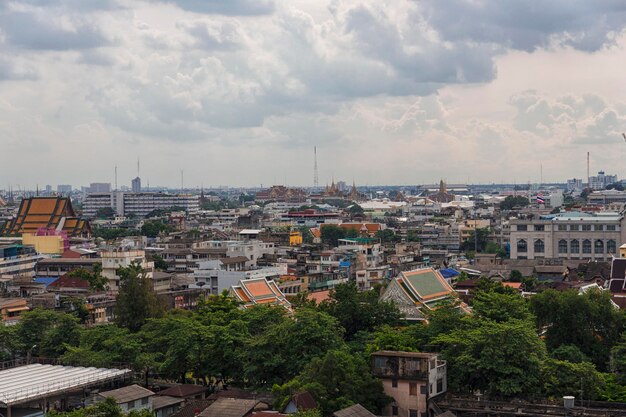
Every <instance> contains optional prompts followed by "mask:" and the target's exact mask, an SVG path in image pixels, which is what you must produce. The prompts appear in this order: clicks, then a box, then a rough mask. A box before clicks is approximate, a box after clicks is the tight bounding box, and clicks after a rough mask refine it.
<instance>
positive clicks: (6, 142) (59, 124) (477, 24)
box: [0, 0, 626, 189]
mask: <svg viewBox="0 0 626 417" xmlns="http://www.w3.org/2000/svg"><path fill="white" fill-rule="evenodd" d="M625 26H626V1H623V0H604V1H603V0H594V1H588V0H584V1H583V0H545V1H537V0H509V1H506V2H503V1H499V0H419V1H404V0H390V1H387V0H361V1H351V0H306V1H305V0H171V1H159V0H150V1H140V0H90V1H85V0H20V1H11V0H0V188H7V186H8V185H9V184H13V186H14V187H15V185H16V184H19V185H20V186H21V187H30V188H31V189H32V188H34V187H35V185H36V184H38V185H39V186H40V187H41V186H43V185H45V184H52V185H55V184H72V185H75V186H79V185H85V184H87V183H89V182H112V183H113V182H114V171H115V166H116V165H117V167H118V183H119V185H130V180H131V178H133V177H135V176H137V174H138V172H137V160H138V159H139V160H140V166H139V175H140V177H141V178H142V180H143V184H144V185H145V184H146V183H147V182H148V181H149V182H150V184H151V185H157V184H159V185H165V186H171V187H177V186H179V185H180V172H181V170H183V172H184V182H185V186H186V187H199V186H201V185H202V186H204V187H215V186H220V185H230V186H269V185H272V184H285V185H291V186H311V185H313V178H314V175H313V162H314V158H313V148H314V147H317V164H318V170H319V183H320V185H325V184H326V183H327V182H331V181H332V179H333V178H334V179H335V180H336V181H337V180H344V181H346V182H348V183H352V181H355V182H356V184H357V185H377V184H390V185H391V184H423V183H434V182H437V181H438V180H439V179H445V180H447V181H448V182H451V183H454V182H469V183H491V182H510V183H513V182H516V183H528V182H533V183H535V182H539V181H541V180H543V181H544V182H549V181H565V180H566V179H567V178H573V177H576V178H584V177H586V175H587V167H586V157H587V152H590V155H591V156H590V160H591V172H592V175H593V173H594V172H597V171H598V170H601V169H603V170H605V171H606V172H607V173H612V174H613V173H614V174H617V175H618V176H620V178H626V166H625V164H624V163H623V161H624V160H625V159H626V141H624V139H623V138H622V137H621V133H622V132H624V131H626V29H625Z"/></svg>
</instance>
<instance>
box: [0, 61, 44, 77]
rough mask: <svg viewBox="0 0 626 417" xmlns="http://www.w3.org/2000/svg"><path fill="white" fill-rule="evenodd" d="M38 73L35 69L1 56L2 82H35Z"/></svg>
mask: <svg viewBox="0 0 626 417" xmlns="http://www.w3.org/2000/svg"><path fill="white" fill-rule="evenodd" d="M35 79H37V73H36V71H35V70H34V69H32V68H28V67H26V68H25V67H23V66H20V65H18V64H16V62H15V61H14V60H9V59H7V58H5V57H1V56H0V81H9V80H35Z"/></svg>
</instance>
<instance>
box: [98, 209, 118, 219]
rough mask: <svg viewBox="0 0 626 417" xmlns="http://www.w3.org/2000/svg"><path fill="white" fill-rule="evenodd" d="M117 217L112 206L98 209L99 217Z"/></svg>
mask: <svg viewBox="0 0 626 417" xmlns="http://www.w3.org/2000/svg"><path fill="white" fill-rule="evenodd" d="M114 217H115V210H113V209H112V208H111V207H102V208H99V209H98V211H96V218H97V219H112V218H114Z"/></svg>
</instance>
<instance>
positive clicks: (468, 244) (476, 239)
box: [461, 227, 489, 252]
mask: <svg viewBox="0 0 626 417" xmlns="http://www.w3.org/2000/svg"><path fill="white" fill-rule="evenodd" d="M488 237H489V228H487V227H479V228H477V229H474V230H470V234H469V237H468V238H467V239H465V240H464V241H463V243H462V244H461V250H464V251H468V250H474V249H475V248H477V249H478V252H485V248H486V247H487V239H488Z"/></svg>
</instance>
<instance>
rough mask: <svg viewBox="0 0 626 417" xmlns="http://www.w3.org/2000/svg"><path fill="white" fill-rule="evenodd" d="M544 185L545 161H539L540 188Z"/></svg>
mask: <svg viewBox="0 0 626 417" xmlns="http://www.w3.org/2000/svg"><path fill="white" fill-rule="evenodd" d="M542 185H543V162H541V161H539V188H541V186H542Z"/></svg>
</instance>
